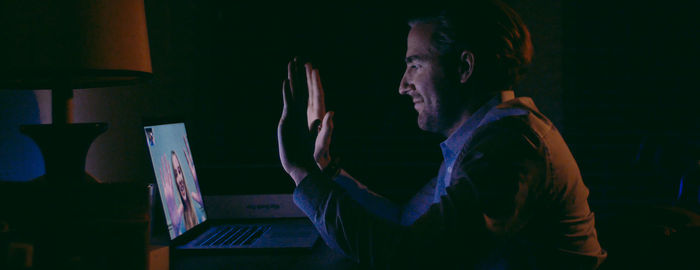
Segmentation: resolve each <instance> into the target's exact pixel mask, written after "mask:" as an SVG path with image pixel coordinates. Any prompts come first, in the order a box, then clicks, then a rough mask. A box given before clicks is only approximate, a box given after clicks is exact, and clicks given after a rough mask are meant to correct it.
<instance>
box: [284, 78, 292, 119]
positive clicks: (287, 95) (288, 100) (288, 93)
mask: <svg viewBox="0 0 700 270" xmlns="http://www.w3.org/2000/svg"><path fill="white" fill-rule="evenodd" d="M282 102H283V105H282V118H286V117H287V112H288V111H289V106H290V104H292V90H291V89H289V79H286V80H283V81H282Z"/></svg>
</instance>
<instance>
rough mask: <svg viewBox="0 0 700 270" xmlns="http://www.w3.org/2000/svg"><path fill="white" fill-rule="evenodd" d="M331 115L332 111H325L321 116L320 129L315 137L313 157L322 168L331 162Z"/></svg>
mask: <svg viewBox="0 0 700 270" xmlns="http://www.w3.org/2000/svg"><path fill="white" fill-rule="evenodd" d="M333 115H334V113H333V112H332V111H329V112H326V115H325V116H324V117H323V124H321V130H320V131H319V132H318V136H317V137H316V143H315V147H314V159H315V160H316V164H317V165H318V166H319V168H321V169H322V170H323V168H325V167H326V166H328V164H329V163H330V162H331V155H330V152H331V151H330V147H331V135H332V133H333Z"/></svg>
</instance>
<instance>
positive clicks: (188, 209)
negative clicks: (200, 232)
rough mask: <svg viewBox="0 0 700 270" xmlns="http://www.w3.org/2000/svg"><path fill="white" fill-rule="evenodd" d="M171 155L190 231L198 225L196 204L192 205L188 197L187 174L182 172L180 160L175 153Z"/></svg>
mask: <svg viewBox="0 0 700 270" xmlns="http://www.w3.org/2000/svg"><path fill="white" fill-rule="evenodd" d="M170 155H171V158H170V160H171V163H172V168H173V176H174V177H175V184H176V187H177V191H178V194H180V201H182V208H183V216H184V219H185V228H186V229H187V230H189V229H190V228H192V227H194V226H195V225H197V213H196V211H195V209H194V204H193V203H192V201H191V200H190V197H189V195H188V194H189V192H188V191H187V184H186V183H185V174H184V173H183V172H182V166H181V165H180V160H179V159H178V158H177V155H176V154H175V151H170Z"/></svg>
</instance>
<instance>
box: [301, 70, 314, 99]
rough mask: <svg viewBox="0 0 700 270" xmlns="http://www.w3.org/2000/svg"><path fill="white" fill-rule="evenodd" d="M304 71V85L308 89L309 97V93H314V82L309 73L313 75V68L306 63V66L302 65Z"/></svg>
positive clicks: (310, 94)
mask: <svg viewBox="0 0 700 270" xmlns="http://www.w3.org/2000/svg"><path fill="white" fill-rule="evenodd" d="M304 71H306V72H305V74H306V85H307V86H308V88H309V96H312V93H311V92H312V91H314V87H315V85H314V80H313V78H312V76H311V73H313V67H312V66H311V63H306V64H304ZM310 101H311V100H309V102H310Z"/></svg>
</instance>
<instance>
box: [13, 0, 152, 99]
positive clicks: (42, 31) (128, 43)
mask: <svg viewBox="0 0 700 270" xmlns="http://www.w3.org/2000/svg"><path fill="white" fill-rule="evenodd" d="M0 35H1V36H2V37H3V38H2V41H0V89H54V88H57V87H60V88H70V89H76V88H94V87H105V86H115V85H124V84H130V83H136V82H139V81H142V80H145V79H150V78H151V77H152V68H151V57H150V52H149V46H148V33H147V30H146V16H145V11H144V3H143V0H61V1H52V0H3V1H0Z"/></svg>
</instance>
